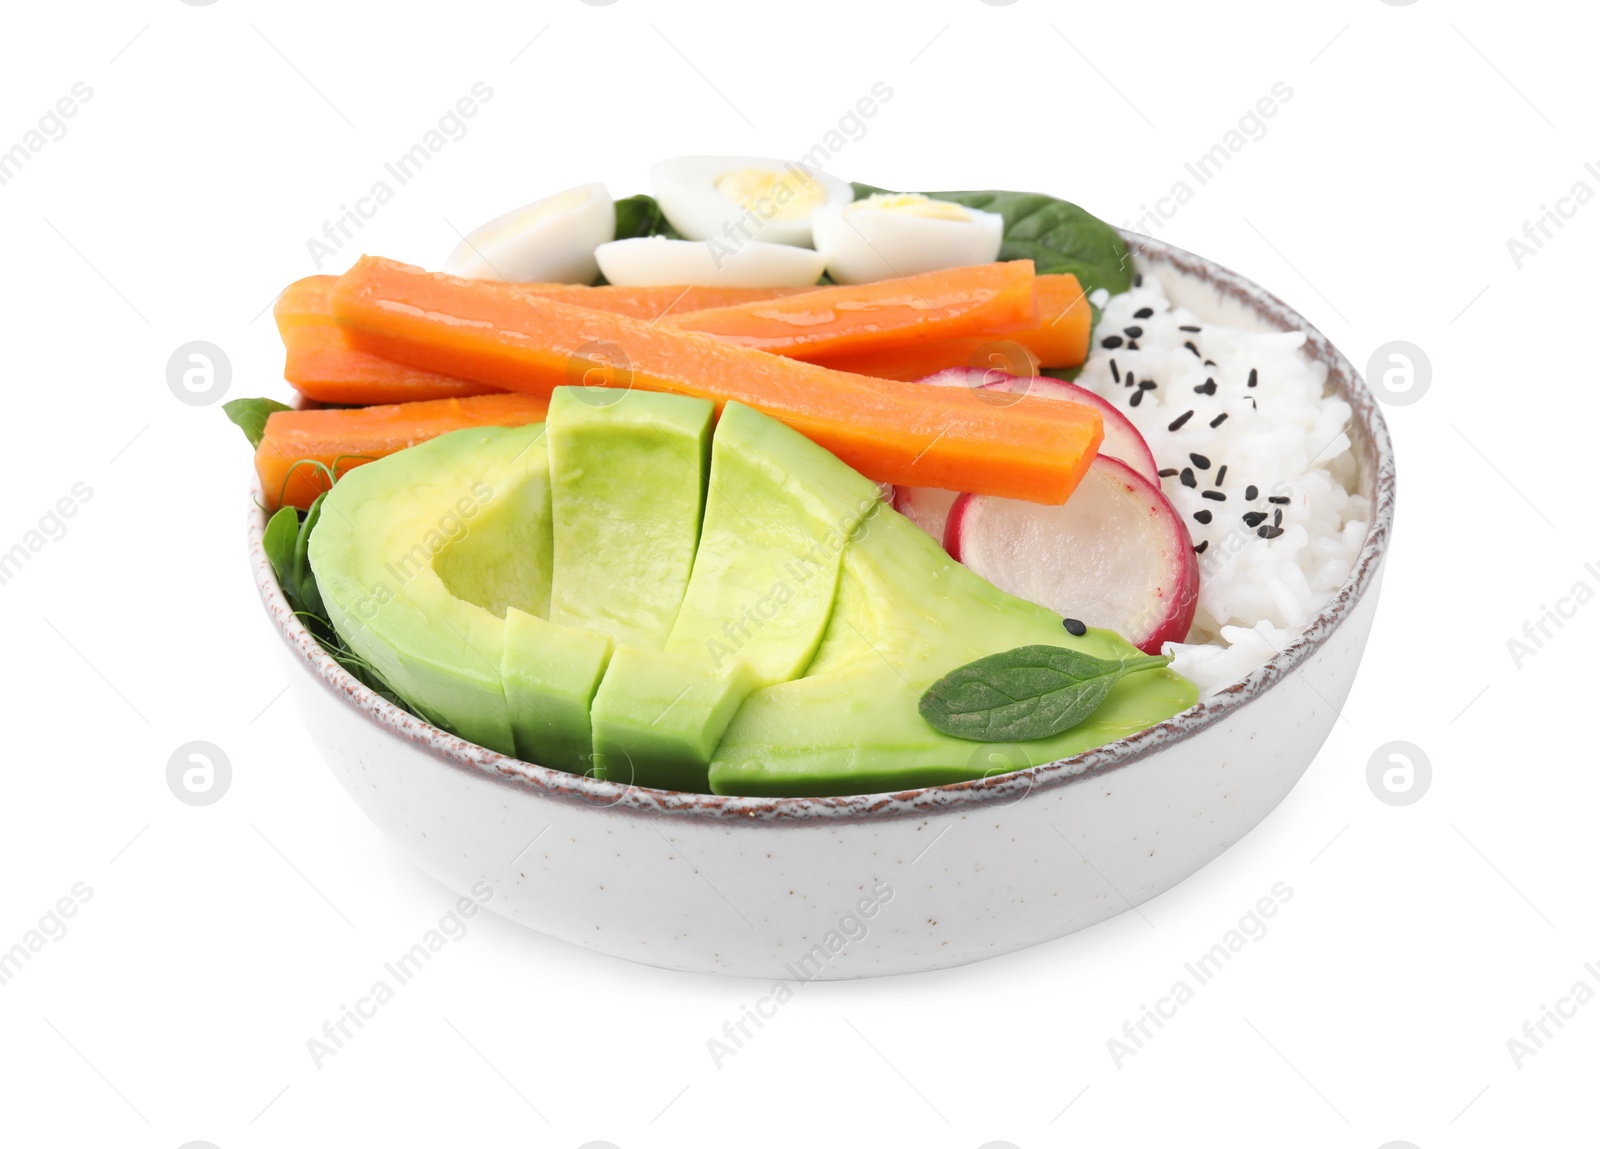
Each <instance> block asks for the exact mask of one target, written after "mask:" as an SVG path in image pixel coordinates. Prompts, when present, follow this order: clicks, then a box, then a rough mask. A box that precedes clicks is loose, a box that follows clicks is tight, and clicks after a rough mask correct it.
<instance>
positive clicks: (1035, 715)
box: [917, 646, 1172, 742]
mask: <svg viewBox="0 0 1600 1149" xmlns="http://www.w3.org/2000/svg"><path fill="white" fill-rule="evenodd" d="M1171 661H1172V660H1171V659H1170V658H1168V657H1166V656H1165V655H1150V654H1135V655H1133V656H1130V657H1127V658H1121V659H1106V658H1096V657H1095V656H1094V655H1091V654H1085V653H1083V652H1082V651H1080V650H1071V649H1069V648H1067V647H1061V646H1019V647H1017V648H1016V649H1015V650H1006V651H1002V652H1000V653H999V654H991V655H989V656H988V657H987V658H980V659H978V660H977V661H976V662H969V663H968V664H967V665H965V666H962V667H958V668H957V669H955V670H952V671H951V672H950V673H949V674H947V675H945V676H944V677H943V678H941V679H940V680H939V681H938V682H935V683H934V684H933V685H932V686H930V687H929V688H928V690H927V692H926V693H925V694H923V696H922V701H921V702H920V703H919V704H918V706H917V709H918V711H919V712H920V713H921V714H922V717H923V718H924V719H925V720H926V721H927V723H928V725H930V726H932V727H933V728H934V729H935V730H938V731H940V732H941V733H944V734H949V735H951V736H952V737H954V738H964V739H967V740H968V741H971V742H1028V741H1031V740H1033V739H1035V738H1049V737H1052V736H1053V735H1056V734H1060V733H1061V732H1062V731H1064V730H1070V729H1071V728H1072V727H1074V726H1076V725H1077V724H1078V723H1080V722H1082V721H1083V720H1084V719H1085V718H1087V717H1089V715H1091V714H1093V713H1094V712H1095V710H1096V709H1098V708H1099V706H1100V704H1101V703H1102V702H1104V701H1105V700H1106V695H1108V694H1110V693H1111V688H1112V687H1113V686H1115V685H1116V684H1117V680H1118V679H1120V678H1121V677H1122V676H1123V675H1126V674H1133V673H1136V672H1138V671H1141V670H1155V669H1157V668H1159V667H1163V666H1166V665H1167V664H1168V663H1169V662H1171Z"/></svg>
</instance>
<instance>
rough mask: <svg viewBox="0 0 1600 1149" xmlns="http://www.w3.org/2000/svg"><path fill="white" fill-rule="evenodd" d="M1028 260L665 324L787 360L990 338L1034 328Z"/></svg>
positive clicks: (832, 290) (831, 290)
mask: <svg viewBox="0 0 1600 1149" xmlns="http://www.w3.org/2000/svg"><path fill="white" fill-rule="evenodd" d="M1034 282H1035V281H1034V274H1033V261H1032V260H1028V259H1019V260H1014V261H1012V262H1009V263H985V264H980V265H978V266H976V267H953V268H948V269H946V270H943V271H930V272H925V273H923V274H921V275H910V276H904V277H902V278H899V279H886V280H882V281H880V282H878V283H863V284H855V285H851V286H836V287H819V288H817V289H816V290H814V291H807V292H804V293H802V294H800V295H788V296H784V297H783V298H782V299H768V300H762V301H760V302H757V303H741V304H737V305H735V306H732V307H719V308H715V309H713V310H710V311H691V312H689V313H688V314H685V315H678V316H674V317H669V318H667V319H666V320H664V322H665V323H667V324H669V325H671V326H673V327H681V328H684V329H685V330H688V331H699V332H702V333H703V334H706V335H714V336H716V337H717V338H718V339H720V340H722V341H723V342H724V343H734V344H737V345H738V346H740V347H754V348H757V349H759V350H761V351H770V352H772V353H773V354H775V355H785V356H788V357H789V358H791V359H805V360H807V361H809V362H813V363H815V362H821V361H823V360H829V361H831V360H833V359H836V358H840V357H845V356H849V355H852V354H855V355H867V356H893V355H895V354H897V353H901V352H907V351H912V350H914V349H915V348H916V347H917V346H918V345H919V344H920V343H923V342H925V341H927V340H933V339H941V340H942V339H967V338H974V337H975V338H978V339H994V338H998V337H999V336H1001V335H1003V334H1005V333H1008V332H1012V331H1018V330H1021V329H1023V328H1036V327H1038V326H1039V313H1038V309H1037V308H1036V306H1035V304H1034Z"/></svg>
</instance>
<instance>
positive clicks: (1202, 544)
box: [1194, 539, 1211, 555]
mask: <svg viewBox="0 0 1600 1149" xmlns="http://www.w3.org/2000/svg"><path fill="white" fill-rule="evenodd" d="M1210 545H1211V540H1210V539H1201V540H1200V541H1199V542H1197V543H1195V544H1194V553H1195V554H1197V555H1203V554H1205V553H1206V548H1207V547H1209V546H1210Z"/></svg>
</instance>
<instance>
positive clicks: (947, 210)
mask: <svg viewBox="0 0 1600 1149" xmlns="http://www.w3.org/2000/svg"><path fill="white" fill-rule="evenodd" d="M850 210H851V211H882V212H892V213H893V214H895V215H913V216H916V217H917V218H918V219H943V220H950V221H952V222H954V223H965V222H966V221H967V220H969V219H971V218H972V216H971V214H970V213H969V212H968V211H967V209H966V208H964V207H962V206H961V205H960V204H958V203H949V202H947V201H945V200H942V199H929V198H928V197H927V196H925V195H922V194H920V193H918V192H894V193H888V194H879V195H870V196H868V197H867V198H866V199H864V200H858V201H857V202H856V203H854V204H852V205H851V206H850Z"/></svg>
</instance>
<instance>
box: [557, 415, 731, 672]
mask: <svg viewBox="0 0 1600 1149" xmlns="http://www.w3.org/2000/svg"><path fill="white" fill-rule="evenodd" d="M714 414H715V408H714V407H713V406H712V405H711V404H710V403H709V402H707V401H705V400H703V399H689V398H685V397H684V396H681V395H664V394H660V393H657V392H650V391H617V390H614V389H611V388H601V387H558V388H556V390H555V392H554V394H552V395H551V397H550V414H549V420H548V425H549V428H550V433H549V440H550V487H551V498H552V510H553V517H554V566H553V567H552V583H551V588H550V611H549V616H548V617H549V619H550V621H551V622H554V623H560V624H562V625H566V626H584V627H588V628H589V629H591V630H598V631H600V632H601V633H602V634H609V635H610V636H611V637H612V638H613V639H615V640H616V642H617V645H619V646H631V647H633V648H634V649H636V650H660V649H661V648H662V647H663V646H664V645H665V644H666V641H667V635H668V634H669V633H671V631H672V624H673V621H674V620H675V619H676V618H677V617H678V607H679V605H680V604H681V603H682V602H683V594H684V591H685V589H686V588H687V587H688V584H689V572H690V570H691V569H692V568H693V566H694V553H695V547H696V545H697V544H698V543H699V540H700V519H701V516H702V514H703V512H704V507H705V489H706V471H707V467H708V462H709V457H710V450H711V424H712V418H713V416H714Z"/></svg>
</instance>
